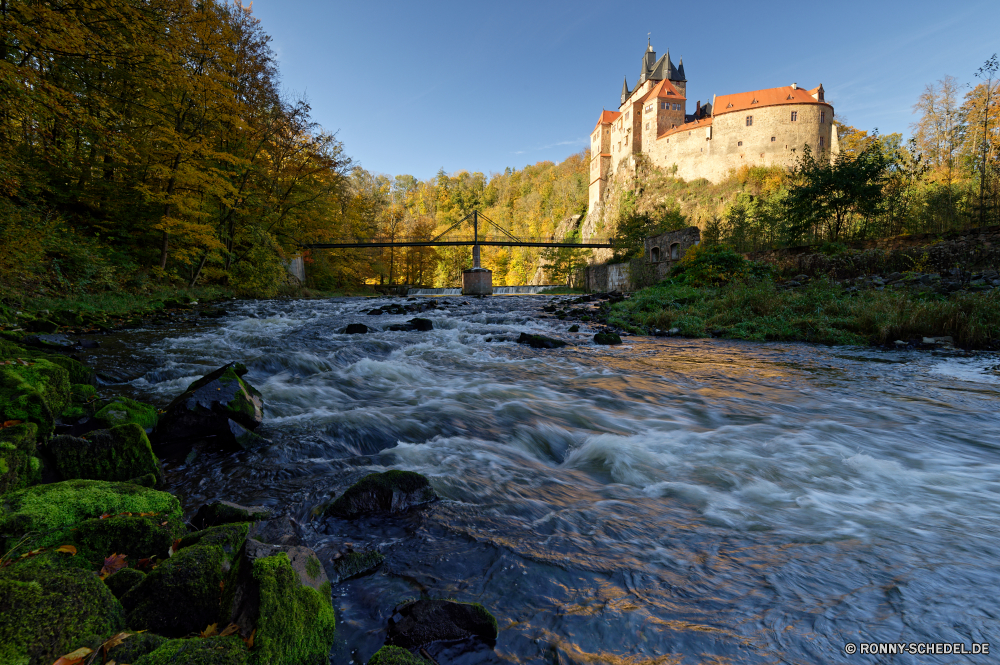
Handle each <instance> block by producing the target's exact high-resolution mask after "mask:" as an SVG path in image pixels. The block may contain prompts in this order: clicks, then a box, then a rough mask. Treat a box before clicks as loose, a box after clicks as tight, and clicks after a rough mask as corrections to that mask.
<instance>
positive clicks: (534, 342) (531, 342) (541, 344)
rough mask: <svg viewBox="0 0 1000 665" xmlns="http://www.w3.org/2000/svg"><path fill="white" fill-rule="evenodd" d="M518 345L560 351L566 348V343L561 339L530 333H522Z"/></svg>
mask: <svg viewBox="0 0 1000 665" xmlns="http://www.w3.org/2000/svg"><path fill="white" fill-rule="evenodd" d="M517 343H518V344H527V345H528V346H530V347H531V348H533V349H558V348H561V347H563V346H566V342H564V341H562V340H561V339H555V338H553V337H546V336H545V335H529V334H528V333H521V335H520V337H518V338H517Z"/></svg>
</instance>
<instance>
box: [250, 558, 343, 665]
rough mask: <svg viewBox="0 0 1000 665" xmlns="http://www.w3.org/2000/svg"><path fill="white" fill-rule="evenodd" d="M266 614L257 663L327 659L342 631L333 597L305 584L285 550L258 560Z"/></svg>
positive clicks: (297, 664) (254, 655) (302, 664)
mask: <svg viewBox="0 0 1000 665" xmlns="http://www.w3.org/2000/svg"><path fill="white" fill-rule="evenodd" d="M253 577H254V579H255V580H256V581H257V583H258V585H259V588H260V614H259V619H258V622H257V635H256V637H255V638H254V649H253V651H252V652H251V662H253V663H259V664H261V665H264V664H265V663H267V664H271V665H279V664H287V665H308V664H310V663H316V664H317V665H318V664H321V663H326V662H328V660H329V653H330V647H331V646H332V645H333V640H334V636H335V634H336V619H335V616H334V612H333V606H332V605H331V603H330V596H329V594H327V595H322V594H321V593H320V592H319V591H316V589H313V588H312V587H309V586H305V585H303V584H300V582H299V580H298V576H297V575H296V573H295V571H294V570H292V564H291V562H290V561H289V560H288V557H287V556H286V555H285V553H284V552H280V553H278V554H276V555H274V556H269V557H264V558H262V559H257V560H255V561H254V562H253Z"/></svg>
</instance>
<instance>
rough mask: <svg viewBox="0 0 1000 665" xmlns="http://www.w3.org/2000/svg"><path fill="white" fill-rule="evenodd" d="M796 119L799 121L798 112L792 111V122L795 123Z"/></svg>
mask: <svg viewBox="0 0 1000 665" xmlns="http://www.w3.org/2000/svg"><path fill="white" fill-rule="evenodd" d="M798 119H799V112H798V111H792V122H795V121H796V120H798Z"/></svg>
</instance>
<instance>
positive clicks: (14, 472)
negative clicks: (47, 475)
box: [0, 441, 38, 494]
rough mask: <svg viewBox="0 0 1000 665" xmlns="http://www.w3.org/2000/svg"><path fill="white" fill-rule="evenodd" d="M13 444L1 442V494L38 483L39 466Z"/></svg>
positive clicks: (32, 458)
mask: <svg viewBox="0 0 1000 665" xmlns="http://www.w3.org/2000/svg"><path fill="white" fill-rule="evenodd" d="M34 459H35V458H34V457H30V456H28V455H26V454H25V453H24V451H22V450H20V449H19V448H18V447H17V446H16V445H14V444H13V443H9V442H7V441H0V494H3V493H5V492H14V491H16V490H20V489H24V488H25V487H27V486H28V485H30V484H32V483H34V482H35V481H37V477H38V473H37V466H36V465H34V464H33V463H32V460H34Z"/></svg>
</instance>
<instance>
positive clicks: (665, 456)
mask: <svg viewBox="0 0 1000 665" xmlns="http://www.w3.org/2000/svg"><path fill="white" fill-rule="evenodd" d="M565 300H566V299H565V298H560V297H544V296H511V297H493V298H487V299H472V300H464V299H463V298H461V297H449V298H441V299H439V301H438V302H439V303H440V307H439V308H438V310H437V311H431V312H429V313H425V314H419V315H418V316H425V317H427V318H430V319H431V320H432V321H433V323H434V330H433V331H431V332H424V333H421V332H388V331H387V332H374V333H370V334H367V335H344V334H339V333H338V332H337V331H338V330H339V329H342V328H343V327H344V326H345V325H346V324H347V323H352V322H359V323H365V324H367V325H369V326H377V327H385V326H387V325H389V324H390V323H401V322H404V321H406V320H408V319H409V318H412V316H413V315H412V314H411V315H398V316H394V315H389V314H385V315H382V316H378V317H375V316H367V315H366V312H367V311H368V310H369V309H371V308H372V307H374V306H376V305H380V304H386V303H387V302H390V301H388V300H385V299H378V300H376V299H350V298H345V299H334V300H329V301H249V302H240V303H236V304H234V305H232V306H231V308H230V313H229V315H228V316H226V317H224V318H222V319H219V320H217V321H212V322H205V323H199V324H196V325H191V326H189V325H188V324H184V325H180V324H178V325H174V326H167V327H158V328H155V329H147V330H134V331H126V332H121V333H116V334H115V335H113V336H110V337H107V338H103V339H104V340H105V341H104V342H103V343H102V347H101V348H99V349H95V350H93V351H90V352H89V355H88V357H87V358H86V360H87V361H88V362H90V363H92V364H94V365H95V366H96V367H97V368H98V369H99V370H100V371H101V372H102V373H103V375H104V376H105V378H106V381H107V382H108V384H107V385H104V386H102V388H101V390H102V391H104V392H105V393H107V394H109V395H110V394H114V393H117V392H123V391H124V392H127V393H129V394H133V395H135V396H136V397H138V398H140V399H145V400H147V401H151V402H153V403H156V404H158V405H161V406H162V405H165V404H166V403H167V402H169V401H170V399H171V398H172V397H174V396H175V395H176V394H178V393H179V392H181V391H182V390H183V389H184V387H185V386H186V385H187V384H188V383H189V382H191V381H193V380H194V379H196V378H198V377H199V376H201V375H202V374H204V373H206V372H207V371H209V370H211V369H214V368H216V367H218V366H220V365H222V364H223V363H226V362H229V361H241V362H244V363H246V365H247V367H248V368H249V370H250V372H249V374H248V377H247V378H248V379H249V380H250V382H251V383H252V384H253V385H255V386H256V387H257V388H258V389H259V390H260V391H261V392H262V393H263V395H264V400H265V418H266V419H265V425H264V427H263V432H262V433H264V434H265V435H266V436H267V437H269V438H270V439H272V441H273V445H271V446H269V447H266V448H264V449H262V450H258V451H255V452H251V453H241V454H236V455H221V454H219V455H205V456H203V457H201V458H196V459H194V460H190V461H186V462H185V461H174V462H169V463H168V464H167V479H168V484H169V489H170V490H171V491H174V492H177V493H180V494H181V495H182V496H183V503H184V505H185V508H186V509H187V510H193V509H195V508H197V506H198V505H200V504H201V503H202V502H204V501H206V500H209V499H228V500H233V501H237V502H241V503H248V504H259V505H267V506H271V507H272V508H274V509H275V510H276V511H277V512H278V513H279V514H288V515H290V516H292V517H293V518H294V519H296V520H297V521H298V522H299V523H300V524H301V525H302V527H303V532H304V535H305V538H306V540H307V544H309V545H310V546H311V547H313V548H314V549H315V550H316V551H317V552H318V553H319V555H320V557H321V559H323V560H324V561H325V562H327V563H328V562H329V561H330V560H331V559H332V557H333V556H334V553H335V552H337V551H339V549H340V548H341V547H342V544H343V543H344V542H345V541H347V542H350V543H352V544H353V546H354V548H355V549H356V550H357V549H365V548H368V547H375V548H378V549H379V550H380V551H382V552H383V553H384V554H385V555H386V557H387V558H386V562H385V563H384V565H383V566H382V567H381V569H379V570H378V571H377V572H375V573H374V574H372V575H369V576H366V577H362V578H357V579H353V580H349V581H347V582H343V583H340V584H338V585H335V586H334V588H333V592H334V599H333V600H334V606H335V608H336V611H337V621H338V643H337V645H336V647H335V650H334V652H333V654H331V662H334V663H355V664H360V663H365V662H367V659H368V658H369V657H370V656H371V654H372V653H374V652H375V651H376V650H377V649H378V648H379V647H380V646H381V645H382V641H383V638H384V634H385V625H386V621H387V619H388V617H389V616H391V614H392V612H393V607H394V605H395V604H396V603H398V602H400V601H402V600H404V599H408V598H417V597H434V598H453V599H456V600H460V601H478V602H481V603H483V604H484V605H485V606H486V607H488V608H489V609H490V610H492V611H493V613H494V614H495V615H496V616H497V619H498V621H499V624H500V628H501V631H500V637H499V639H498V641H497V644H496V648H495V650H494V651H492V652H485V651H478V652H473V653H464V654H448V653H445V652H438V661H439V663H441V665H444V663H446V662H450V663H463V664H465V663H470V664H471V663H487V662H490V663H492V662H497V663H580V664H584V663H586V664H598V663H602V664H603V663H607V664H613V665H626V664H627V665H644V664H647V663H648V664H652V663H671V664H673V663H717V664H722V663H857V662H892V663H952V662H961V663H976V662H991V659H993V660H995V658H996V656H995V655H990V656H983V655H978V656H976V655H972V656H955V655H923V656H921V655H909V654H906V655H903V656H895V657H891V656H881V657H875V656H869V655H861V654H855V655H848V654H847V653H846V652H845V645H847V644H848V643H853V644H857V643H871V642H903V643H922V642H948V643H956V642H957V643H963V644H964V645H965V646H966V648H967V649H969V648H971V644H972V643H974V642H975V643H983V642H991V640H992V641H993V644H992V645H991V647H992V650H993V652H994V653H997V652H1000V643H998V642H1000V639H998V636H1000V632H998V630H997V629H998V623H1000V603H998V601H997V593H998V589H1000V567H998V561H1000V418H998V412H1000V408H998V407H1000V374H998V372H997V364H998V363H1000V359H998V358H997V357H996V356H992V357H991V356H987V355H983V356H977V357H973V358H954V357H942V356H935V355H932V354H930V353H926V352H917V351H899V352H897V351H891V352H889V351H881V350H876V349H865V348H844V347H840V348H828V347H821V346H812V345H806V344H783V343H769V344H757V343H745V342H732V341H723V340H689V339H680V338H671V339H654V338H644V337H629V338H625V343H624V344H623V345H621V346H616V347H601V346H595V345H593V344H592V343H591V342H590V338H591V336H592V334H593V331H592V330H591V331H590V332H589V333H588V331H587V330H588V329H587V327H586V326H584V327H583V330H582V332H581V333H578V334H573V333H568V332H567V329H568V327H569V322H562V321H557V320H555V319H541V318H539V314H540V310H541V307H542V306H544V305H545V304H548V303H551V302H553V301H555V302H557V303H559V302H564V301H565ZM392 302H401V301H400V299H395V300H393V301H392ZM402 302H405V301H402ZM521 331H527V332H537V333H542V334H549V335H555V336H559V337H562V338H564V339H567V340H570V341H572V342H574V343H575V345H574V346H569V347H566V348H563V349H558V350H535V349H531V348H528V347H525V346H520V345H518V344H516V343H514V342H513V341H512V340H513V338H516V336H517V334H518V333H519V332H521ZM390 468H397V469H407V470H412V471H417V472H419V473H422V474H424V475H425V476H427V477H428V478H429V479H430V481H431V483H432V485H433V486H434V488H435V489H436V490H437V492H438V493H439V494H440V495H441V496H442V497H443V500H441V501H439V502H437V503H435V504H432V505H431V506H430V507H428V508H425V509H422V510H416V511H413V512H411V513H408V514H406V515H403V516H400V517H380V518H369V519H365V520H361V521H358V522H344V521H336V520H326V521H324V520H320V519H317V518H315V517H313V509H314V508H316V507H317V506H321V505H322V504H323V503H324V502H326V501H329V500H330V499H331V498H332V497H335V496H337V495H338V494H339V493H340V492H342V491H343V490H344V489H345V488H346V487H347V486H349V485H350V484H351V483H352V482H354V481H355V480H357V479H358V478H360V477H361V476H362V475H364V474H365V473H369V472H371V471H376V470H386V469H390Z"/></svg>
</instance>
